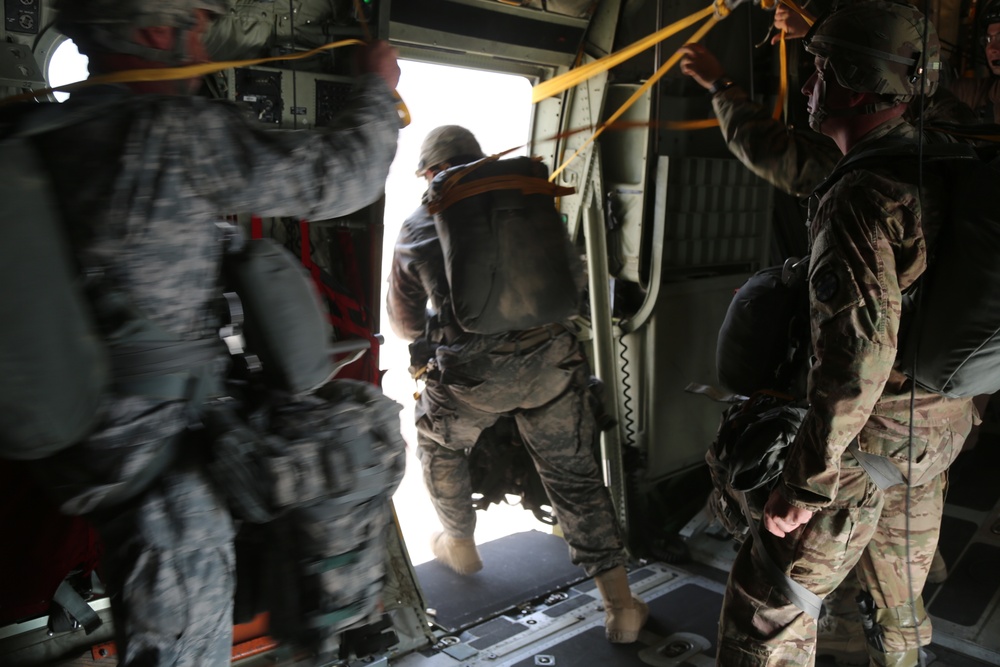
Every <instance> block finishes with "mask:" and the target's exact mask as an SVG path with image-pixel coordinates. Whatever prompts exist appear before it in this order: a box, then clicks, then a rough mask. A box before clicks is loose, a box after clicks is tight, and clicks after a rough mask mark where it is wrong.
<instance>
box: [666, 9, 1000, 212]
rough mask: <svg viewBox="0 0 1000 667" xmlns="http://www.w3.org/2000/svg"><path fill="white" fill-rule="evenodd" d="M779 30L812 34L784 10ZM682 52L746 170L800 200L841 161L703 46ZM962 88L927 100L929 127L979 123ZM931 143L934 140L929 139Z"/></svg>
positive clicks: (825, 141) (685, 67) (685, 68)
mask: <svg viewBox="0 0 1000 667" xmlns="http://www.w3.org/2000/svg"><path fill="white" fill-rule="evenodd" d="M998 7H1000V3H998ZM998 15H1000V12H998ZM775 27H778V28H781V29H784V28H786V27H787V28H789V32H788V34H787V35H786V38H787V39H793V38H801V37H802V36H803V35H804V34H805V31H806V29H807V28H808V26H807V25H806V24H805V22H804V21H803V20H802V19H801V17H799V16H798V14H795V13H794V12H791V11H790V10H788V9H782V8H779V10H778V11H777V12H776V17H775ZM998 28H1000V25H998ZM680 51H681V53H683V54H684V56H683V58H682V59H681V62H680V67H681V71H682V72H683V73H685V74H687V75H688V76H690V77H692V78H693V79H694V80H695V81H697V82H698V84H699V85H701V86H702V87H703V88H705V89H706V90H708V91H709V93H710V94H711V96H712V108H713V109H714V111H715V116H716V118H718V120H719V126H720V129H721V130H722V135H723V137H724V138H725V140H726V145H727V147H728V148H729V150H730V152H731V153H732V154H733V155H734V156H735V157H736V158H738V159H739V161H740V162H742V163H743V164H744V166H746V167H747V169H749V170H750V171H752V172H753V173H755V174H757V175H758V176H760V177H761V178H763V179H764V180H766V181H767V182H768V183H771V184H772V185H773V186H775V187H776V188H778V189H779V190H781V191H782V192H786V193H788V194H791V195H794V196H796V197H808V196H809V195H810V194H812V191H813V189H814V188H815V187H816V186H817V185H819V184H820V183H821V182H822V181H823V179H825V178H826V177H827V176H828V175H829V174H830V172H832V171H833V168H834V166H835V165H836V164H837V162H838V161H839V160H840V157H841V153H840V151H839V150H838V148H837V146H836V145H835V144H834V143H833V142H832V141H830V139H829V138H828V137H825V136H823V135H821V134H819V133H817V132H811V131H808V130H804V129H803V130H800V129H798V128H795V127H791V126H788V125H785V123H783V122H781V121H780V120H776V119H775V118H774V117H773V116H772V114H771V110H770V109H767V108H765V107H764V106H762V105H761V104H759V103H757V102H755V101H754V100H752V99H751V98H750V96H749V95H748V94H747V92H746V90H744V89H743V88H742V87H741V86H739V85H738V84H737V83H736V82H734V81H733V80H732V79H730V78H729V77H728V76H726V74H725V70H724V69H723V67H722V64H721V63H720V62H719V60H718V59H717V58H716V57H715V55H714V54H712V53H711V52H710V51H709V50H708V49H706V48H705V47H704V46H703V45H701V44H686V45H684V46H683V47H681V49H680ZM961 85H964V84H962V83H961V82H957V83H955V84H953V85H952V86H951V87H950V88H949V89H948V90H945V89H943V88H939V89H938V90H936V91H935V94H934V96H933V97H932V98H930V99H929V100H925V102H926V104H925V109H924V122H925V123H927V124H933V123H935V122H941V123H971V122H974V121H975V115H974V114H973V112H972V109H970V108H969V106H967V105H968V104H969V100H968V99H967V96H966V95H964V94H959V91H958V89H957V88H958V87H959V86H961ZM907 114H908V118H910V119H911V120H912V119H913V118H914V117H915V112H914V110H911V109H908V110H907ZM928 139H929V140H935V137H934V136H933V135H931V136H930V137H928ZM936 140H937V141H941V140H942V139H940V138H938V139H936Z"/></svg>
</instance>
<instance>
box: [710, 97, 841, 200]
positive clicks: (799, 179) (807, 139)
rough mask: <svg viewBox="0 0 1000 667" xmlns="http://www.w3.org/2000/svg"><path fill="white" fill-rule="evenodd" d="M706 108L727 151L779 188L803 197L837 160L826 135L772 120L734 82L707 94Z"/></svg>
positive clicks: (836, 152)
mask: <svg viewBox="0 0 1000 667" xmlns="http://www.w3.org/2000/svg"><path fill="white" fill-rule="evenodd" d="M712 107H713V108H714V109H715V115H716V117H717V118H718V119H719V125H720V127H721V129H722V136H723V137H725V139H726V145H727V146H728V147H729V150H730V152H731V153H732V154H733V155H735V156H736V157H737V158H738V159H739V161H740V162H742V163H743V164H744V165H745V166H746V168H747V169H749V170H750V171H752V172H753V173H755V174H757V175H758V176H760V177H761V178H763V179H764V180H766V181H767V182H768V183H770V184H771V185H773V186H774V187H776V188H778V189H779V190H781V191H782V192H787V193H788V194H792V195H795V196H798V197H807V196H808V195H809V194H810V193H812V191H813V189H814V188H815V187H816V186H817V185H819V184H820V183H821V182H822V181H823V179H824V178H826V177H827V176H828V175H830V172H832V171H833V168H834V166H836V164H837V162H838V161H839V160H840V157H841V154H840V149H839V148H837V146H836V144H834V143H833V141H831V140H830V139H829V138H827V137H825V136H823V135H822V134H820V133H818V132H813V131H812V130H805V131H801V130H798V129H796V128H794V127H789V126H787V125H785V124H784V123H783V122H781V121H780V120H775V119H774V118H773V117H772V116H771V111H770V110H769V109H765V108H764V107H763V106H761V105H760V104H758V103H756V102H754V101H753V100H751V99H750V97H749V96H748V95H747V93H746V91H744V90H743V89H742V88H740V87H739V86H731V87H730V88H727V89H726V90H724V91H722V92H720V93H717V94H716V95H713V96H712Z"/></svg>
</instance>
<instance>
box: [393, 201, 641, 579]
mask: <svg viewBox="0 0 1000 667" xmlns="http://www.w3.org/2000/svg"><path fill="white" fill-rule="evenodd" d="M428 301H430V304H431V307H432V308H433V311H434V312H435V313H437V314H438V316H439V317H440V318H442V319H447V318H448V317H449V314H450V313H451V299H450V296H449V289H448V282H447V278H446V275H445V264H444V257H443V254H442V249H441V243H440V241H439V240H438V236H437V231H436V229H435V226H434V220H433V218H432V217H431V216H430V214H429V213H428V212H427V209H426V207H425V206H423V205H421V206H420V208H418V209H417V210H416V211H415V212H414V213H413V215H411V216H410V217H409V218H408V219H407V220H406V221H405V222H404V223H403V227H402V229H401V230H400V233H399V238H398V239H397V241H396V248H395V252H394V255H393V260H392V269H391V272H390V277H389V293H388V304H387V305H388V313H389V318H390V321H391V323H392V326H393V329H394V330H395V331H396V333H397V334H399V335H400V336H401V337H402V338H404V339H407V340H416V339H418V338H423V337H424V336H426V335H427V322H428V313H427V306H428ZM443 328H444V332H445V333H444V337H445V340H446V344H444V345H443V346H441V347H439V348H438V349H437V356H436V363H437V365H438V367H439V369H440V374H441V375H440V379H437V378H428V379H427V381H426V387H425V389H424V391H423V392H421V395H420V399H419V401H418V403H417V407H416V421H417V444H418V448H419V449H418V454H419V457H420V461H421V464H422V466H423V471H424V482H425V484H426V486H427V489H428V491H429V492H430V495H431V499H432V501H433V503H434V507H435V509H436V510H437V514H438V517H439V518H440V520H441V523H442V524H443V526H444V529H445V532H446V534H448V535H450V536H452V537H458V538H471V537H472V536H473V532H474V531H475V527H476V514H475V510H474V509H473V507H472V501H471V496H472V488H471V481H470V475H469V468H468V460H467V454H466V450H467V449H469V448H471V447H472V446H473V445H474V444H475V443H476V441H477V440H478V438H479V435H480V434H481V433H482V432H483V431H484V430H485V429H487V428H489V427H490V426H492V425H493V424H495V423H496V421H497V420H498V419H499V418H500V417H502V416H504V415H510V416H513V418H514V419H515V420H516V423H517V426H518V430H519V431H520V434H521V437H522V439H523V440H524V444H525V446H526V447H527V448H528V451H529V452H530V454H531V457H532V459H533V460H534V462H535V466H536V468H537V469H538V473H539V475H540V477H541V480H542V483H543V484H544V486H545V490H546V491H547V492H548V496H549V499H550V501H551V502H552V507H553V509H554V511H555V514H556V516H557V518H558V520H559V523H560V525H561V526H562V530H563V534H564V535H565V538H566V541H567V542H568V543H569V547H570V555H571V557H572V559H573V562H574V563H576V564H579V565H582V566H583V567H584V568H585V569H586V571H587V573H588V575H591V576H592V575H595V574H597V573H600V572H603V571H605V570H609V569H611V568H613V567H615V566H617V565H622V564H624V563H625V560H626V557H625V554H624V552H623V549H622V542H621V539H620V537H619V535H618V529H617V523H616V520H615V516H614V511H613V508H612V505H611V499H610V497H609V495H608V493H607V489H606V488H605V487H604V485H603V483H602V480H601V473H600V469H599V467H598V465H597V460H596V457H595V455H594V450H593V443H594V437H595V424H594V417H593V414H592V412H591V409H590V407H589V404H588V397H587V379H588V377H589V367H588V364H587V362H586V358H585V357H584V356H583V354H582V351H581V349H580V344H579V342H578V341H577V339H576V337H575V336H574V335H573V334H572V333H570V332H569V331H567V330H566V329H565V328H563V327H561V326H558V325H550V326H548V327H541V328H539V329H533V330H530V331H525V332H511V333H507V334H497V335H480V334H471V333H465V332H461V331H460V330H459V329H458V328H457V325H455V326H448V325H447V324H446V325H445V326H444V327H443Z"/></svg>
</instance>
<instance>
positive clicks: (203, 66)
mask: <svg viewBox="0 0 1000 667" xmlns="http://www.w3.org/2000/svg"><path fill="white" fill-rule="evenodd" d="M364 44H365V42H363V41H361V40H360V39H342V40H339V41H336V42H330V43H329V44H323V45H322V46H317V47H316V48H315V49H310V50H309V51H303V52H302V53H290V54H285V55H280V56H268V57H266V58H251V59H249V60H223V61H219V62H211V63H197V64H194V65H184V66H181V67H157V68H149V69H133V70H127V71H123V72H112V73H110V74H101V75H98V76H91V77H88V78H86V79H84V80H83V81H75V82H73V83H67V84H65V85H62V86H55V87H53V88H42V89H41V90H32V91H28V92H27V93H22V94H20V95H14V96H12V97H6V98H4V99H3V100H0V106H3V105H5V104H14V103H16V102H27V101H30V100H34V99H37V98H39V97H45V96H47V95H51V94H52V93H55V92H60V93H71V92H74V91H77V90H81V89H83V88H89V87H90V86H99V85H102V84H109V83H143V82H150V81H177V80H179V79H196V78H198V77H202V76H205V75H207V74H215V73H216V72H221V71H223V70H227V69H235V68H237V67H252V66H254V65H263V64H265V63H274V62H282V61H285V60H302V59H305V58H311V57H312V56H315V55H318V54H320V53H322V52H324V51H330V50H332V49H338V48H340V47H342V46H355V45H361V46H364ZM392 94H393V96H394V97H395V98H396V110H397V112H398V113H399V119H400V125H402V126H403V127H406V126H407V125H409V124H410V110H409V109H407V108H406V103H405V102H403V98H401V97H400V96H399V93H397V92H396V91H392Z"/></svg>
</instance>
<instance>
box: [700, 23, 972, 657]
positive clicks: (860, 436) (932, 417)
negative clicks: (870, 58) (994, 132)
mask: <svg viewBox="0 0 1000 667" xmlns="http://www.w3.org/2000/svg"><path fill="white" fill-rule="evenodd" d="M869 4H871V6H873V7H875V9H874V10H873V11H875V12H876V16H877V15H878V14H877V13H878V12H879V11H882V12H884V11H887V10H886V9H885V8H886V7H893V6H892V5H890V4H889V3H874V4H872V3H869ZM889 11H892V12H897V13H895V14H894V16H897V17H898V16H900V13H904V16H906V17H909V18H908V19H907V20H909V21H914V22H916V21H915V19H914V17H919V14H918V13H916V11H915V10H903V9H900V8H898V7H896V8H893V9H890V10H889ZM908 11H912V12H913V14H912V15H911V14H905V12H908ZM890 44H892V42H891V41H890ZM882 48H885V47H884V46H883V47H882ZM890 48H892V47H890ZM842 85H843V84H842ZM900 139H905V140H908V141H916V131H915V129H914V128H913V127H912V126H910V125H909V124H908V123H906V122H905V121H904V120H902V119H894V120H891V121H888V122H886V123H884V124H883V125H881V126H880V127H878V128H877V129H875V130H873V131H872V132H870V133H869V134H868V135H866V136H865V137H864V139H862V140H861V141H860V142H859V143H858V144H857V145H855V146H854V147H852V148H851V150H850V151H849V153H848V154H847V155H846V156H845V159H847V158H849V157H850V156H852V155H855V154H857V153H858V152H861V151H866V150H869V149H873V148H878V147H879V146H885V145H887V144H892V143H893V142H895V141H897V140H900ZM897 167H898V165H897ZM897 170H898V169H893V168H875V167H872V168H864V167H858V168H856V169H854V170H852V171H849V172H847V173H845V174H844V175H843V176H842V177H841V178H840V179H839V180H837V181H836V183H834V184H833V185H832V187H830V188H829V190H827V191H826V192H825V194H823V195H822V197H821V198H820V199H819V201H818V204H816V205H815V206H814V207H813V214H812V216H811V223H810V237H811V246H812V250H811V260H810V267H809V290H810V307H811V321H812V339H813V349H814V353H815V361H814V364H813V367H812V369H811V372H810V376H809V396H808V398H809V403H810V408H809V411H808V412H807V414H806V417H805V419H804V421H803V425H802V428H801V429H800V431H799V434H798V436H797V437H796V440H795V442H794V443H793V444H792V446H791V447H790V449H789V451H788V458H787V460H786V464H785V468H784V472H783V476H782V483H781V485H780V486H779V489H780V491H781V493H782V495H783V496H784V497H785V499H786V500H787V501H788V502H789V503H791V505H792V506H794V507H799V508H803V509H807V510H810V511H813V512H814V514H813V516H812V519H811V520H810V521H809V522H808V523H807V524H806V525H805V526H802V527H800V528H799V529H797V530H795V531H794V532H792V533H791V534H789V535H786V536H785V537H784V538H780V539H779V538H776V537H774V536H773V535H771V534H770V533H768V532H764V531H762V540H763V542H764V544H763V546H764V548H766V550H767V551H768V552H769V553H770V555H771V557H772V559H773V560H774V562H775V563H776V564H777V566H778V567H779V568H780V569H781V570H782V571H783V572H785V573H786V574H787V575H788V576H790V577H791V578H792V579H793V580H794V581H796V582H798V583H799V584H802V585H803V586H805V587H806V588H807V589H808V590H810V591H812V592H813V593H815V594H816V595H818V596H820V597H825V596H826V595H828V594H829V593H831V592H832V591H834V589H836V588H837V587H838V585H840V583H841V582H842V581H843V580H844V578H845V577H847V576H853V575H851V571H852V568H855V566H857V567H856V569H855V572H856V573H857V576H858V578H859V579H860V583H861V586H862V588H863V590H864V591H866V592H867V593H869V594H870V595H871V596H872V599H873V601H874V605H875V618H874V620H875V622H876V624H877V626H879V627H880V628H881V631H882V634H883V642H884V648H883V651H875V650H874V649H872V648H871V647H869V653H870V654H871V655H872V664H886V663H885V662H884V661H885V660H886V659H887V658H886V656H887V655H894V658H899V660H900V661H899V662H890V663H889V664H894V665H895V664H899V665H903V664H916V663H915V662H912V663H910V662H907V661H909V660H910V659H911V658H912V660H914V661H915V659H916V657H915V655H916V654H915V651H916V649H917V648H918V641H917V640H918V636H919V644H927V643H929V642H930V641H931V628H930V620H929V618H928V617H927V615H926V614H925V612H924V610H923V608H922V605H921V604H920V602H919V598H918V599H917V601H916V603H915V604H914V605H911V604H910V599H911V593H910V591H911V584H912V590H913V592H914V594H919V591H920V590H921V589H922V587H923V584H924V581H925V578H926V574H927V571H928V568H929V567H930V564H931V560H932V558H933V554H934V551H935V548H936V546H937V540H938V534H939V531H940V522H941V514H942V511H943V504H944V489H945V485H946V470H947V468H948V466H949V465H950V464H951V463H952V461H953V460H954V458H955V457H956V456H957V455H958V453H959V452H960V451H961V449H962V444H963V442H964V439H965V436H966V434H967V433H968V431H969V429H970V428H971V426H972V422H973V419H974V416H973V410H972V407H971V402H970V401H969V400H968V399H948V398H944V397H942V396H938V395H935V394H930V393H928V392H925V391H922V390H920V389H919V388H918V389H916V390H915V391H913V400H914V413H913V419H912V421H911V419H910V397H911V390H912V383H911V382H910V381H909V380H908V379H907V378H906V377H905V376H904V375H903V374H902V372H901V371H900V369H899V368H898V367H897V364H896V346H897V334H898V330H899V321H900V314H901V300H902V291H903V290H906V289H907V288H909V287H910V286H911V285H913V283H914V281H915V280H916V279H917V278H918V277H919V276H920V275H921V274H922V273H923V272H924V270H925V269H926V265H927V247H928V245H931V246H933V242H934V239H935V237H936V229H937V227H938V225H939V224H940V221H941V217H940V216H938V215H934V214H933V213H929V212H928V211H929V210H930V211H934V210H937V209H938V207H939V206H940V205H941V201H943V199H942V198H943V193H934V192H930V193H924V197H923V200H922V199H921V196H920V193H919V192H918V189H917V187H916V185H912V184H910V183H908V182H900V181H899V180H897V177H895V176H894V175H893V172H894V171H897ZM928 185H930V183H928ZM932 189H933V188H928V190H932ZM911 427H912V436H913V439H912V449H911V447H910V431H911ZM855 439H857V442H858V445H859V448H860V449H861V450H862V451H864V452H868V453H870V454H875V455H878V456H882V457H886V458H887V459H889V460H890V461H891V462H892V463H893V464H894V465H895V466H896V467H897V468H899V470H900V471H901V472H902V474H903V475H904V478H906V479H908V480H909V489H908V488H907V486H906V485H898V486H893V487H890V488H888V489H886V490H884V491H883V490H880V489H879V488H878V487H877V486H876V485H875V483H874V482H873V481H872V479H871V478H870V477H869V475H868V473H867V472H866V471H865V470H864V469H863V468H861V467H860V465H859V463H858V462H857V460H856V459H855V458H854V456H853V455H851V454H850V453H849V452H847V446H848V445H849V444H850V443H851V442H852V441H853V440H855ZM907 496H909V498H907ZM907 508H909V513H908V514H909V520H908V521H907ZM751 546H752V545H751V541H747V542H745V543H744V545H743V547H742V548H741V550H740V552H739V554H738V555H737V558H736V562H735V564H734V566H733V569H732V571H731V573H730V580H729V585H728V587H727V592H726V598H725V601H724V605H723V613H722V619H721V623H720V649H719V654H718V664H719V665H725V666H726V667H731V666H743V665H792V664H794V665H808V664H812V662H813V661H814V660H815V655H814V651H815V646H814V645H815V638H816V622H815V620H814V619H812V618H811V617H810V616H809V615H808V614H806V613H805V612H803V611H802V610H800V609H799V608H798V607H796V606H795V605H794V604H791V603H790V602H789V600H788V599H787V598H785V596H784V595H783V594H782V593H780V592H779V591H778V590H777V589H776V588H775V586H774V585H772V583H771V582H770V580H769V578H768V576H767V575H766V574H765V572H766V570H765V568H764V566H763V565H762V564H761V562H760V561H759V559H758V556H757V555H756V553H755V552H754V551H753V549H752V548H751ZM907 557H909V564H908V563H907ZM911 577H912V579H911ZM913 619H917V625H916V627H914V621H913Z"/></svg>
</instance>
